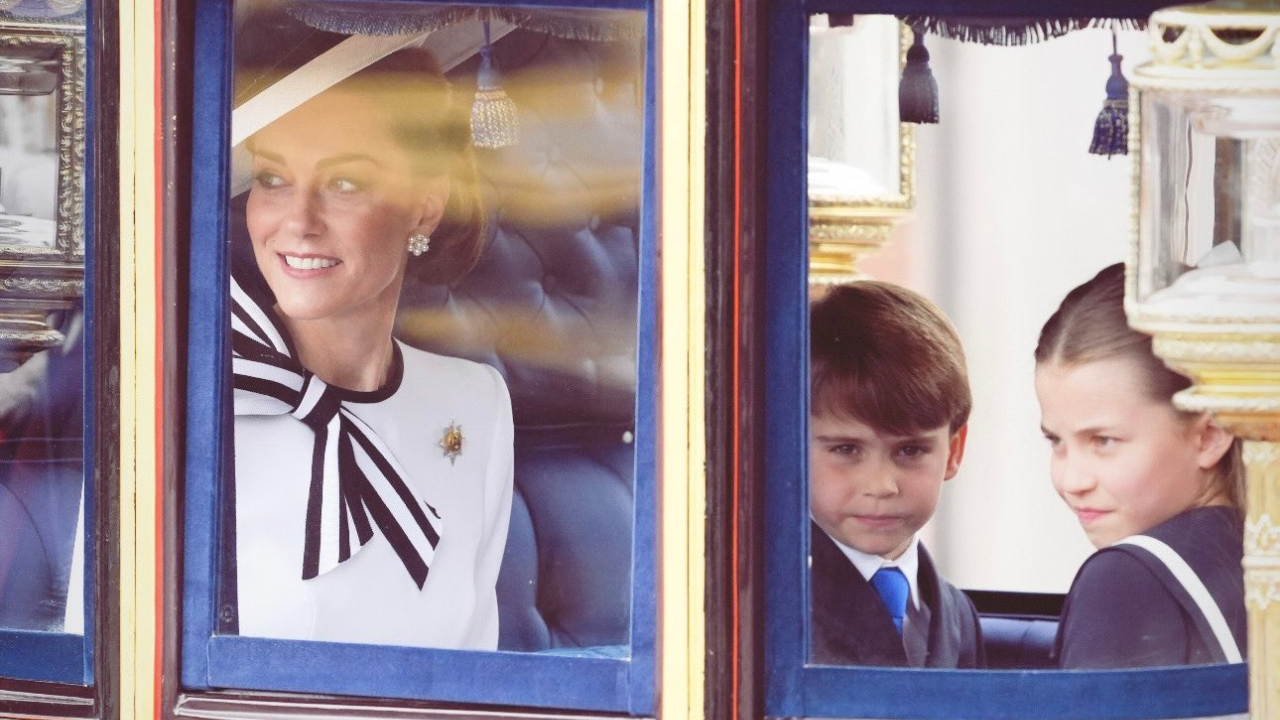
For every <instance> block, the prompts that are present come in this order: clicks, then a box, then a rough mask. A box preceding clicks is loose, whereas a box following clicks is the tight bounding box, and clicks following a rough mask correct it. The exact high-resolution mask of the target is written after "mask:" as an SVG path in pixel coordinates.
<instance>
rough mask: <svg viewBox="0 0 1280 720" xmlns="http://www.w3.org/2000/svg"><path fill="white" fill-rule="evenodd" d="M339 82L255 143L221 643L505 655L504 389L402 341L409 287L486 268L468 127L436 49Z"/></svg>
mask: <svg viewBox="0 0 1280 720" xmlns="http://www.w3.org/2000/svg"><path fill="white" fill-rule="evenodd" d="M273 29H275V30H279V26H275V27H274V28H273ZM314 36H315V33H312V32H308V33H305V34H304V35H303V36H302V37H305V38H311V39H313V38H314ZM277 40H279V37H278V36H277ZM286 46H289V44H288V43H286ZM258 47H259V48H261V47H262V46H261V45H258ZM270 47H272V48H275V47H277V45H272V46H270ZM291 47H292V46H291ZM295 49H296V48H295ZM269 67H271V66H269ZM242 72H243V73H245V75H246V76H247V77H252V78H253V80H254V82H256V83H262V82H263V76H262V75H253V74H252V73H251V68H246V69H243V70H242ZM335 80H336V82H334V83H333V84H332V87H328V88H327V89H324V90H322V91H320V92H319V93H318V94H316V95H314V96H313V97H310V98H307V99H305V100H303V101H302V102H300V103H298V104H297V105H296V106H295V107H293V108H291V109H287V110H285V111H284V112H283V114H281V115H279V117H277V118H276V119H274V120H272V121H271V122H269V123H267V124H265V125H264V126H263V127H261V128H260V129H258V130H257V131H256V132H255V133H253V134H252V135H251V136H250V137H248V138H247V140H246V142H245V147H246V148H247V149H248V151H249V154H250V155H251V157H252V167H253V170H252V178H253V180H252V185H251V188H250V190H249V193H248V198H247V203H246V205H245V221H246V225H247V230H248V236H249V240H250V242H251V245H252V249H253V259H254V261H255V262H254V263H253V264H254V265H255V266H256V273H255V272H254V269H253V268H241V269H237V270H235V271H234V272H233V280H232V284H233V287H232V300H233V311H232V312H233V317H232V328H233V343H232V344H233V348H234V357H233V369H234V372H235V414H236V422H235V489H234V493H231V494H229V496H230V500H229V502H228V505H232V504H233V507H228V508H226V510H225V512H226V513H227V514H228V516H229V517H233V518H234V520H233V521H232V522H229V523H227V528H228V531H224V539H225V541H226V542H227V543H228V548H227V549H228V550H230V549H231V548H234V568H235V571H234V575H233V576H232V574H230V573H227V574H226V575H225V576H224V578H223V584H224V585H225V586H228V587H227V588H224V590H223V596H224V598H226V597H228V595H229V593H234V596H235V597H236V598H237V603H236V605H237V607H238V613H226V612H224V613H223V614H222V615H221V616H220V621H221V622H222V623H223V625H222V628H221V629H222V630H223V631H228V630H235V631H237V632H238V633H239V634H241V635H252V636H259V637H273V638H287V639H297V640H330V641H345V642H355V643H376V644H391V645H410V646H428V647H445V648H463V649H494V648H495V647H496V646H497V642H498V614H497V601H496V595H495V585H496V582H497V576H498V570H499V567H500V565H501V561H502V556H503V548H504V545H505V541H506V534H507V526H508V518H509V515H510V512H511V497H512V457H513V455H512V452H513V451H512V433H513V431H512V421H511V404H510V400H509V398H508V394H507V389H506V385H505V383H504V382H503V380H502V378H501V376H500V375H499V374H498V373H497V372H496V371H495V370H493V369H492V368H490V367H487V366H485V365H481V364H478V363H474V362H470V361H467V360H461V359H457V358H451V357H445V356H441V355H436V354H432V353H427V352H424V351H421V350H417V349H415V348H412V347H409V346H407V345H403V344H402V343H400V342H399V341H398V340H396V339H395V338H393V337H392V328H393V325H394V322H395V317H396V310H397V306H398V302H399V299H400V295H401V289H402V286H403V285H404V283H405V282H406V276H408V275H413V276H423V277H425V278H426V279H428V280H430V281H432V282H438V283H439V282H452V281H455V280H457V279H458V278H459V277H461V276H462V275H464V274H465V273H466V272H467V271H468V270H470V268H471V266H472V265H474V263H475V261H476V258H477V257H478V255H479V250H480V248H481V242H480V237H481V227H482V222H481V220H480V209H479V205H478V202H477V200H476V191H475V187H474V186H475V166H474V161H473V159H472V157H471V148H470V141H469V136H468V133H467V116H466V114H465V107H460V106H459V104H457V103H455V102H453V97H452V93H451V90H450V87H449V85H448V84H447V83H446V81H445V80H444V79H443V78H442V77H441V76H440V75H439V73H438V72H437V71H436V70H435V68H434V63H433V60H432V58H431V55H430V54H429V53H427V52H426V51H423V50H420V49H413V48H411V49H403V50H399V51H397V52H394V53H391V54H390V55H387V56H386V57H385V58H383V59H380V60H377V61H375V62H372V64H370V65H368V67H366V68H364V69H363V70H360V71H358V72H356V73H355V74H353V75H351V76H349V77H345V78H342V77H339V78H335ZM419 266H420V267H419ZM236 275H238V276H239V277H235V276H236ZM224 607H229V606H226V605H224Z"/></svg>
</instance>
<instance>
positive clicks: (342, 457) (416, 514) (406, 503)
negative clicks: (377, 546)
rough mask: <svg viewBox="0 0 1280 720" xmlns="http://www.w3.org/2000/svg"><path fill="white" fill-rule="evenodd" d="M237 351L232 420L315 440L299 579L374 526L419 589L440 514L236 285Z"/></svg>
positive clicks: (341, 557) (335, 561)
mask: <svg viewBox="0 0 1280 720" xmlns="http://www.w3.org/2000/svg"><path fill="white" fill-rule="evenodd" d="M231 343H232V359H231V365H232V373H233V375H234V380H235V414H236V415H292V416H293V417H295V418H297V419H299V420H301V421H302V422H304V423H306V425H307V427H309V428H311V430H312V431H314V432H315V446H314V449H313V450H312V455H311V490H310V492H309V493H308V496H307V526H306V544H305V545H304V548H303V554H302V579H303V580H310V579H311V578H314V577H316V576H318V575H321V574H323V573H326V572H328V571H330V570H332V569H333V568H335V567H337V566H338V565H339V564H340V563H342V562H344V561H346V560H347V559H348V558H350V557H351V556H352V555H354V554H355V553H357V552H359V550H360V548H361V547H363V546H364V544H365V543H367V542H369V540H370V539H371V538H372V537H373V525H376V526H377V528H378V530H379V531H380V532H381V533H382V536H383V537H384V538H386V539H387V542H389V543H390V544H391V547H392V549H394V550H395V552H396V554H397V555H399V556H400V561H401V562H402V563H404V567H405V570H407V571H408V572H409V575H410V576H411V577H412V578H413V581H414V582H416V583H417V584H418V587H419V588H421V587H422V585H423V583H424V582H426V580H427V571H428V570H429V569H430V566H431V560H432V558H433V556H434V555H435V548H436V545H438V544H439V542H440V534H441V532H442V530H443V523H442V521H441V518H440V515H439V513H437V512H436V510H435V508H433V507H432V506H431V505H429V504H428V503H427V502H426V500H424V499H423V498H422V497H420V496H419V493H418V492H416V491H415V489H414V488H413V487H412V486H411V485H410V484H409V483H407V482H405V477H406V476H405V472H404V470H403V469H402V468H401V467H400V464H399V463H398V462H396V459H395V457H394V456H393V455H392V454H391V451H390V449H388V448H387V446H386V445H384V444H383V442H382V440H381V439H379V438H378V436H377V434H376V433H374V432H373V430H372V429H370V428H369V426H368V425H366V424H365V423H364V422H363V421H362V420H360V418H358V417H356V416H355V414H354V413H352V412H351V411H350V409H348V408H347V407H345V406H344V405H343V404H342V398H341V397H340V390H338V389H336V388H333V387H331V386H329V385H327V384H325V382H324V381H323V380H321V379H320V378H318V377H316V376H315V375H313V374H312V373H311V372H310V371H309V370H307V369H306V368H304V367H302V365H301V364H300V363H299V362H298V359H297V354H296V353H295V352H294V349H293V346H292V344H291V343H290V341H289V339H288V333H287V332H286V331H285V329H284V327H283V326H282V325H280V324H279V322H278V320H277V318H276V317H275V315H274V313H272V312H270V311H268V310H266V309H264V308H262V307H261V306H260V305H258V303H256V302H255V301H254V300H253V298H251V297H250V296H249V295H248V294H247V293H245V291H244V290H243V289H241V287H240V285H239V283H237V282H236V280H235V278H232V279H231ZM397 351H398V348H397ZM370 520H372V524H371V523H370ZM353 538H355V539H357V540H358V545H353V543H352V540H353Z"/></svg>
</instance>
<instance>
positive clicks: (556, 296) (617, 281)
mask: <svg viewBox="0 0 1280 720" xmlns="http://www.w3.org/2000/svg"><path fill="white" fill-rule="evenodd" d="M495 54H496V56H497V58H498V61H499V63H500V66H501V67H502V70H503V86H504V87H505V89H506V90H507V92H508V94H509V95H510V96H511V97H512V99H513V100H514V101H515V103H516V105H517V107H518V108H519V112H520V123H521V127H520V131H521V137H520V142H519V143H518V144H517V145H515V146H512V147H509V148H504V149H501V150H482V151H480V155H479V162H480V166H481V167H480V169H481V176H482V185H483V192H484V195H485V198H486V201H487V202H486V207H487V208H488V209H489V220H490V222H489V233H490V236H491V237H490V241H489V247H488V249H487V250H486V252H485V254H484V256H483V257H482V258H481V260H480V262H479V264H478V266H477V267H476V269H475V270H474V271H473V272H472V273H471V274H470V275H469V276H467V277H466V278H464V279H463V280H462V281H460V282H459V283H458V284H456V285H455V286H453V287H450V288H444V287H426V286H421V285H419V286H416V287H408V288H407V289H406V292H405V297H404V298H403V300H402V304H401V307H402V312H401V315H400V318H399V326H400V327H399V330H398V332H397V335H398V336H399V337H401V338H402V339H404V340H406V341H407V342H410V343H412V344H415V345H417V346H419V347H423V348H425V349H428V350H432V351H434V352H440V353H444V354H449V355H458V356H462V357H468V358H472V359H476V360H480V361H483V362H487V363H489V364H491V365H493V366H494V367H496V368H498V369H499V370H500V371H501V372H502V373H503V375H504V376H505V378H506V381H507V384H508V386H509V388H510V390H511V400H512V408H513V412H514V417H515V424H516V458H515V460H516V468H515V486H516V496H515V501H514V506H513V509H512V517H511V529H510V535H509V539H508V542H507V552H506V556H505V558H504V561H503V567H502V573H501V577H500V578H499V582H498V595H499V598H498V599H499V605H500V612H501V622H500V625H499V626H500V635H501V637H500V640H499V647H500V649H504V650H526V651H535V650H550V649H555V648H586V647H595V648H600V647H601V646H623V645H626V644H627V643H628V638H629V625H630V597H631V566H632V542H631V539H632V527H633V510H634V470H633V467H634V452H633V447H632V444H631V439H632V437H633V432H634V429H635V428H634V424H635V398H636V393H635V388H636V368H637V365H636V330H637V293H638V258H639V255H638V253H639V218H640V213H639V206H640V187H641V182H640V180H641V168H642V154H643V142H642V139H643V130H642V129H643V122H642V118H643V110H642V102H641V98H642V97H643V94H642V86H641V78H642V76H643V72H642V68H643V62H642V54H641V46H640V44H639V43H637V42H622V41H618V42H583V41H575V40H567V39H562V38H557V37H552V36H549V35H544V34H538V33H533V32H526V31H522V30H517V31H514V32H513V33H511V34H510V35H507V36H506V37H504V38H503V39H502V40H501V41H500V42H498V43H497V44H496V53H495ZM451 77H452V78H453V79H454V81H455V82H456V84H457V85H459V86H465V85H466V84H467V83H471V84H472V86H474V77H475V65H474V62H472V63H470V64H465V65H463V66H461V67H459V68H457V69H456V70H455V71H454V72H453V73H451ZM597 651H598V650H597Z"/></svg>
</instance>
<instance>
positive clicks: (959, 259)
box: [863, 30, 1147, 592]
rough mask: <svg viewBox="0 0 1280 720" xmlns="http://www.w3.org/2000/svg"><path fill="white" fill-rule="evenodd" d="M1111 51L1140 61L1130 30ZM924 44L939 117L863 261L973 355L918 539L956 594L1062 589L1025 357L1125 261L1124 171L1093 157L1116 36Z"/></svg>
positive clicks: (1065, 557) (1122, 162)
mask: <svg viewBox="0 0 1280 720" xmlns="http://www.w3.org/2000/svg"><path fill="white" fill-rule="evenodd" d="M1120 41H1121V44H1120V51H1121V53H1122V54H1123V55H1124V56H1125V63H1124V67H1125V69H1126V71H1127V70H1128V69H1129V68H1132V67H1133V66H1134V65H1136V64H1138V63H1140V62H1142V61H1144V60H1145V58H1146V56H1147V54H1146V51H1145V43H1144V38H1143V36H1142V35H1141V34H1140V33H1136V32H1133V33H1122V34H1121V37H1120ZM926 44H927V45H928V48H929V51H930V53H931V55H932V58H933V60H932V63H931V64H932V67H933V71H934V75H935V77H936V78H937V80H938V85H939V88H940V98H941V119H942V122H941V124H939V125H934V126H928V125H926V126H918V129H917V131H916V139H917V152H916V195H917V203H916V209H915V211H914V212H913V214H912V218H911V220H910V221H908V222H907V223H904V224H903V225H902V226H901V228H900V229H899V231H898V233H897V238H896V239H895V241H894V242H893V243H892V244H891V245H890V247H889V248H887V249H886V250H885V251H884V252H883V253H882V254H881V255H879V256H877V257H875V258H872V259H871V260H870V261H867V262H865V263H864V265H863V268H864V270H866V271H867V272H868V273H869V274H871V275H872V276H873V277H878V278H882V279H886V280H893V281H897V282H901V283H903V284H905V285H908V286H910V287H913V288H915V289H917V290H919V291H921V292H923V293H924V294H926V295H928V296H929V297H932V298H933V299H934V300H935V301H937V302H938V303H939V304H940V305H941V306H942V307H943V309H944V310H945V311H946V312H947V314H948V315H949V316H950V317H951V318H952V320H953V321H954V322H955V324H956V327H957V329H958V330H959V332H960V335H961V338H962V339H963V341H964V344H965V349H966V352H967V354H968V362H969V373H970V382H971V384H972V388H973V394H974V411H973V415H972V419H971V421H970V431H969V444H968V451H967V454H966V457H965V460H964V463H963V466H962V468H961V471H960V474H959V475H958V476H957V477H956V478H955V479H954V480H952V481H951V482H950V483H948V485H947V487H946V488H945V489H944V491H943V495H942V504H941V507H940V508H939V511H938V514H937V515H936V516H935V519H934V522H933V523H932V524H931V526H930V527H929V528H927V529H926V542H927V544H928V545H929V547H930V551H931V552H932V553H933V554H934V556H935V558H936V559H937V560H938V561H939V563H940V565H941V566H942V570H943V572H944V573H945V574H946V575H947V576H948V578H949V579H951V580H952V581H953V582H955V583H956V584H958V585H960V586H962V587H966V588H972V589H992V590H1025V591H1037V592H1065V591H1066V589H1067V587H1068V586H1069V585H1070V583H1071V579H1072V577H1073V576H1074V574H1075V571H1076V569H1077V568H1078V567H1079V565H1080V563H1081V562H1082V561H1083V560H1084V558H1085V557H1087V556H1088V554H1089V553H1090V552H1091V551H1092V547H1091V546H1090V545H1089V543H1088V542H1087V541H1086V540H1085V538H1084V534H1083V533H1082V532H1081V531H1080V529H1079V527H1078V525H1077V523H1076V521H1075V518H1074V517H1072V516H1071V515H1070V513H1069V512H1068V511H1067V510H1066V508H1065V506H1064V505H1063V504H1062V502H1061V500H1059V499H1058V497H1057V495H1056V494H1055V493H1054V492H1053V489H1052V487H1051V486H1050V483H1049V476H1048V446H1047V444H1046V443H1045V441H1044V438H1043V436H1042V435H1041V433H1040V430H1039V408H1038V406H1037V404H1036V399H1035V393H1034V388H1033V384H1032V383H1033V375H1034V363H1033V359H1032V353H1033V351H1034V349H1035V344H1036V339H1037V337H1038V336H1039V333H1040V327H1041V326H1042V325H1043V324H1044V321H1045V320H1047V319H1048V317H1049V315H1050V314H1051V313H1052V312H1053V310H1054V309H1055V308H1056V307H1057V305H1058V303H1059V302H1060V301H1061V299H1062V297H1063V296H1064V295H1065V294H1066V293H1067V291H1068V290H1070V289H1071V288H1072V287H1075V286H1076V285H1078V284H1079V283H1081V282H1083V281H1084V280H1086V279H1088V278H1089V277H1091V276H1092V275H1093V274H1094V273H1095V272H1097V271H1098V270H1100V269H1102V268H1103V267H1104V266H1106V265H1109V264H1111V263H1113V262H1119V261H1121V260H1123V259H1124V258H1125V257H1126V256H1127V249H1128V243H1129V232H1130V203H1129V187H1130V185H1129V183H1130V176H1129V173H1130V170H1131V166H1130V163H1129V160H1128V159H1127V157H1125V156H1117V157H1115V158H1112V159H1111V160H1107V159H1106V158H1105V157H1100V156H1095V155H1090V154H1089V153H1088V148H1089V143H1090V140H1091V139H1092V137H1093V124H1094V119H1095V118H1096V116H1097V114H1098V111H1099V109H1101V107H1102V100H1103V98H1104V96H1105V85H1106V80H1107V77H1108V75H1109V73H1110V65H1109V63H1108V61H1107V56H1108V55H1110V53H1111V35H1110V32H1109V31H1106V30H1086V31H1080V32H1076V33H1072V34H1070V35H1067V36H1066V37H1063V38H1058V39H1055V40H1050V41H1048V42H1045V43H1041V44H1038V45H1032V46H1027V47H1020V48H1004V47H986V46H980V45H970V44H962V43H959V42H954V41H949V40H945V39H942V38H938V37H936V36H929V38H928V39H927V40H926Z"/></svg>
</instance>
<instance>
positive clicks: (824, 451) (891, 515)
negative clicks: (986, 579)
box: [809, 415, 968, 560]
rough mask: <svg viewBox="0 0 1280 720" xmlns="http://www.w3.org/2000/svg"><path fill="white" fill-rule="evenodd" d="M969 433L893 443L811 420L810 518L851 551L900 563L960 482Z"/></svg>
mask: <svg viewBox="0 0 1280 720" xmlns="http://www.w3.org/2000/svg"><path fill="white" fill-rule="evenodd" d="M967 432H968V426H967V425H966V426H962V427H961V428H960V429H959V430H957V431H956V432H955V433H952V432H950V428H949V427H947V426H945V425H944V426H942V427H940V428H934V429H932V430H921V431H919V432H916V433H912V434H910V435H906V436H897V435H888V434H885V433H883V432H880V431H879V430H877V429H876V428H873V427H872V426H870V425H867V424H866V423H863V422H861V421H859V420H853V419H845V418H837V417H831V416H827V415H817V416H811V417H810V418H809V511H810V513H811V514H812V515H813V519H814V521H816V522H817V523H818V526H819V527H821V528H822V529H823V530H825V531H827V533H828V534H829V535H831V537H833V538H835V539H836V540H839V541H840V542H842V543H844V544H845V545H847V546H849V547H851V548H853V549H855V550H860V551H862V552H864V553H868V554H871V555H879V556H881V557H884V558H887V559H890V560H892V559H895V558H897V557H898V556H899V555H901V554H902V552H903V551H904V550H906V549H907V545H909V544H910V543H911V538H913V537H914V536H915V534H916V532H917V531H918V530H920V528H921V527H923V526H924V524H925V523H926V522H928V520H929V518H931V517H933V511H934V509H935V508H936V507H937V506H938V496H939V495H940V494H941V492H942V483H943V481H945V480H950V479H951V478H953V477H955V474H956V471H958V470H959V469H960V460H961V458H962V457H963V456H964V441H965V436H966V434H967Z"/></svg>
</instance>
